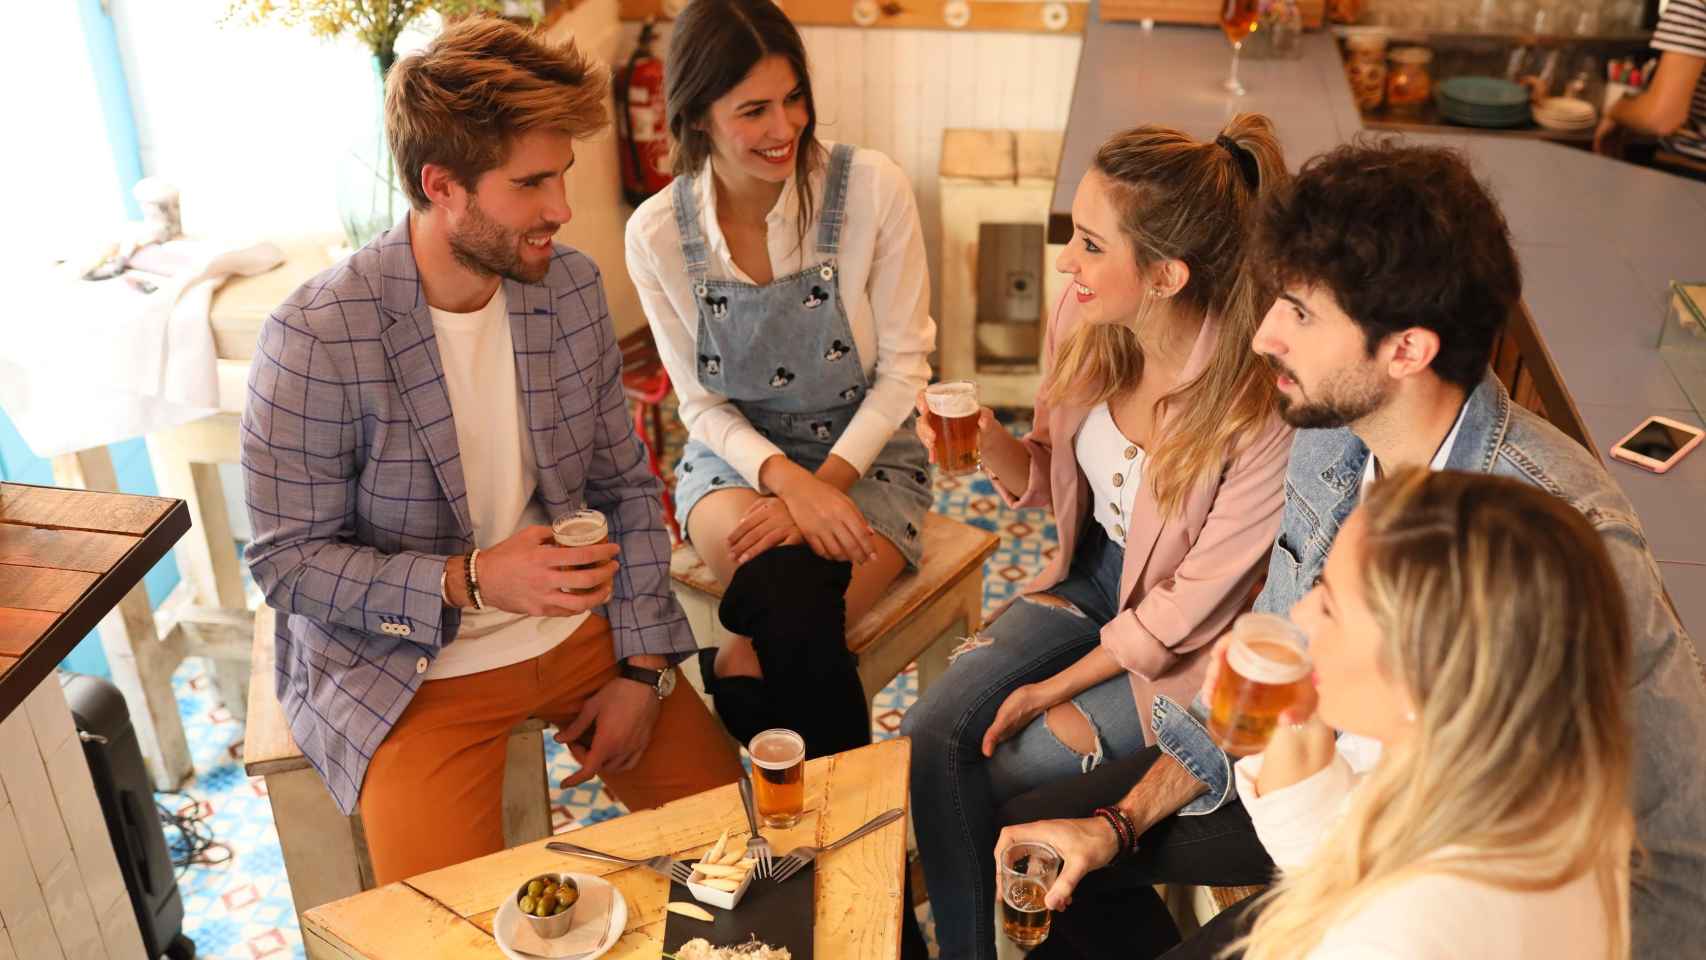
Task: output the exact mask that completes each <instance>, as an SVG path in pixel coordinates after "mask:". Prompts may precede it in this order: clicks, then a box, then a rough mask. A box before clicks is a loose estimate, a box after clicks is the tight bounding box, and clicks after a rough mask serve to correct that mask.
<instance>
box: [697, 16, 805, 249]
mask: <svg viewBox="0 0 1706 960" xmlns="http://www.w3.org/2000/svg"><path fill="white" fill-rule="evenodd" d="M771 55H775V56H779V57H781V58H782V59H784V60H786V61H788V65H789V66H791V67H793V68H794V77H795V78H796V79H797V80H798V81H799V84H800V88H801V90H802V91H803V92H804V95H805V104H806V126H805V129H804V130H801V131H800V145H799V148H798V149H797V150H796V151H795V152H794V184H795V189H796V190H798V191H799V196H800V215H799V224H798V227H799V235H800V242H801V244H802V246H803V245H804V242H805V236H806V231H807V230H809V229H810V228H811V223H812V216H813V206H814V203H815V198H814V197H813V196H812V190H811V173H812V171H813V170H815V169H817V167H818V165H819V164H821V163H822V162H823V156H822V155H823V148H822V147H821V146H820V145H819V144H818V142H817V103H816V101H814V100H813V99H812V76H811V73H810V71H808V70H807V69H806V46H805V44H804V43H803V42H802V41H801V40H800V31H799V30H797V29H795V28H794V23H793V21H791V20H789V19H788V17H787V15H786V14H784V13H783V12H782V10H781V8H780V7H778V6H776V4H775V3H772V2H771V0H693V2H692V3H690V4H688V5H687V9H686V10H684V11H683V12H682V14H681V16H680V17H677V18H676V21H675V27H674V30H673V32H672V33H671V34H670V38H669V59H668V60H667V61H666V63H665V67H664V90H665V94H664V110H665V117H666V119H667V120H668V123H669V136H670V140H671V144H670V152H669V164H670V169H671V171H672V172H674V174H675V175H676V176H678V177H690V176H693V175H694V174H696V173H698V172H699V171H700V170H701V169H703V168H704V166H705V160H706V159H707V158H708V157H710V156H711V134H710V131H709V130H708V129H706V126H707V123H708V118H709V115H710V112H711V104H712V103H713V102H715V101H716V100H717V99H718V98H719V97H721V96H723V94H725V93H728V92H729V91H730V90H733V89H734V88H735V87H736V86H737V85H739V83H740V82H741V81H742V80H744V79H746V75H747V74H748V73H751V72H752V68H753V67H755V66H757V65H758V61H760V60H762V59H764V58H765V57H767V56H771Z"/></svg>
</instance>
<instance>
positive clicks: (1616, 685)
mask: <svg viewBox="0 0 1706 960" xmlns="http://www.w3.org/2000/svg"><path fill="white" fill-rule="evenodd" d="M1362 513H1363V516H1364V518H1365V519H1366V521H1367V524H1366V527H1365V529H1366V531H1367V540H1366V543H1367V548H1366V559H1365V560H1364V563H1363V569H1362V576H1363V578H1364V593H1365V595H1366V598H1367V602H1368V607H1369V610H1370V611H1371V612H1372V614H1373V615H1374V619H1375V621H1376V622H1377V623H1378V624H1379V626H1380V631H1381V639H1382V642H1381V646H1380V649H1379V651H1378V653H1377V661H1376V662H1377V664H1378V665H1379V668H1380V669H1381V671H1382V672H1383V673H1385V674H1386V675H1387V676H1388V677H1390V678H1393V679H1394V680H1397V681H1398V682H1400V683H1401V684H1402V685H1403V686H1404V687H1405V688H1406V689H1407V690H1408V691H1409V693H1410V696H1411V699H1412V700H1413V702H1414V703H1415V704H1416V721H1415V723H1416V733H1415V738H1414V740H1413V741H1412V742H1411V743H1409V744H1407V745H1406V746H1405V747H1403V748H1402V749H1398V750H1393V751H1389V752H1388V753H1387V755H1386V757H1385V758H1384V759H1383V760H1382V762H1381V764H1380V765H1379V766H1378V767H1376V768H1375V770H1374V771H1373V772H1371V773H1370V774H1369V775H1368V778H1367V779H1366V780H1365V781H1364V782H1363V783H1362V784H1361V786H1360V787H1359V788H1358V790H1357V792H1356V794H1355V798H1354V799H1353V800H1352V802H1351V804H1350V806H1349V807H1348V808H1347V810H1346V813H1345V816H1344V819H1343V820H1341V821H1340V822H1339V823H1338V824H1337V825H1336V826H1335V827H1334V829H1333V830H1332V832H1331V833H1330V834H1329V835H1328V837H1327V839H1326V840H1325V842H1324V843H1323V845H1322V846H1321V848H1320V850H1319V851H1318V852H1317V853H1316V855H1315V859H1314V860H1313V861H1312V862H1311V863H1310V864H1309V866H1308V867H1306V868H1304V869H1302V870H1298V871H1294V872H1291V873H1288V874H1287V875H1286V876H1285V878H1284V879H1283V880H1282V881H1281V882H1280V883H1279V885H1278V886H1277V887H1276V888H1275V889H1274V890H1273V891H1272V892H1270V893H1268V894H1267V895H1265V899H1266V901H1267V902H1266V903H1265V904H1264V905H1262V906H1260V907H1259V908H1258V911H1257V915H1256V922H1255V926H1254V927H1253V928H1252V930H1251V932H1250V936H1249V937H1248V939H1247V940H1246V941H1245V942H1244V943H1243V944H1241V945H1240V946H1244V947H1245V950H1246V952H1245V954H1244V956H1245V958H1246V960H1274V958H1292V957H1298V956H1301V955H1303V954H1305V953H1307V952H1308V951H1309V950H1310V949H1312V948H1313V947H1314V946H1316V945H1317V944H1318V943H1320V941H1321V938H1322V937H1323V936H1324V935H1325V934H1326V933H1327V931H1328V930H1329V929H1330V928H1331V927H1332V926H1333V925H1334V923H1335V922H1337V921H1338V920H1339V919H1340V918H1342V917H1344V916H1346V915H1347V914H1349V913H1352V912H1354V911H1356V910H1357V909H1358V908H1359V907H1361V906H1362V905H1363V904H1365V903H1367V901H1368V900H1369V899H1370V898H1372V897H1374V896H1375V895H1377V894H1378V893H1380V892H1381V891H1382V890H1385V889H1388V888H1390V887H1391V886H1392V885H1393V884H1396V883H1400V882H1402V881H1404V880H1407V879H1411V878H1414V877H1416V876H1418V875H1421V874H1426V873H1448V874H1453V875H1456V876H1460V877H1465V878H1468V879H1471V880H1474V881H1476V882H1479V883H1485V884H1489V885H1492V886H1495V887H1501V888H1504V889H1508V890H1535V891H1538V890H1551V889H1555V888H1557V887H1559V886H1562V885H1564V884H1566V883H1569V882H1571V881H1573V880H1575V879H1577V878H1579V877H1581V876H1583V875H1586V874H1589V873H1592V874H1594V875H1596V876H1597V877H1598V880H1599V887H1600V893H1601V896H1602V900H1603V903H1604V906H1605V910H1606V917H1607V923H1606V927H1607V929H1608V930H1609V931H1610V932H1611V935H1612V947H1611V951H1610V953H1609V954H1607V955H1608V956H1609V957H1612V958H1614V960H1622V958H1626V957H1627V956H1628V953H1629V948H1628V912H1627V906H1628V892H1627V880H1628V873H1627V871H1628V867H1629V856H1630V850H1631V846H1632V844H1633V835H1634V822H1633V817H1632V816H1631V814H1630V809H1629V796H1628V790H1629V788H1628V784H1629V777H1630V764H1631V762H1632V761H1631V755H1630V754H1631V751H1630V730H1629V726H1628V720H1627V716H1626V714H1625V712H1624V708H1625V699H1626V694H1625V691H1626V690H1627V688H1628V683H1629V669H1630V668H1629V660H1630V653H1629V626H1628V619H1627V617H1626V616H1625V613H1624V600H1623V593H1622V589H1621V587H1620V586H1619V583H1618V580H1617V576H1616V573H1615V572H1614V571H1613V569H1612V567H1611V561H1610V559H1609V558H1608V557H1607V555H1606V552H1605V546H1604V544H1602V543H1601V542H1600V538H1599V537H1598V536H1597V535H1596V534H1595V532H1594V530H1593V528H1592V527H1591V526H1589V525H1588V522H1587V521H1586V520H1585V519H1584V518H1583V517H1582V516H1581V515H1580V514H1579V513H1577V512H1576V511H1575V510H1574V509H1572V508H1571V507H1570V506H1569V505H1567V504H1565V503H1564V502H1563V501H1561V500H1558V499H1557V498H1555V497H1553V496H1551V495H1550V494H1548V493H1546V492H1545V491H1542V490H1540V489H1539V488H1536V487H1532V486H1530V485H1528V484H1525V483H1520V482H1518V481H1515V480H1510V479H1505V478H1499V477H1490V476H1485V475H1481V474H1465V473H1429V472H1428V471H1426V470H1421V469H1411V470H1406V471H1403V472H1400V473H1397V474H1395V475H1393V476H1392V477H1391V478H1390V479H1387V480H1384V481H1382V482H1380V483H1378V484H1376V485H1375V486H1374V487H1373V488H1372V489H1371V490H1370V492H1369V494H1368V497H1367V499H1366V500H1365V502H1364V504H1363V506H1362ZM1447 848H1466V849H1464V850H1462V851H1453V852H1452V853H1450V854H1444V853H1442V851H1445V850H1446V849H1447Z"/></svg>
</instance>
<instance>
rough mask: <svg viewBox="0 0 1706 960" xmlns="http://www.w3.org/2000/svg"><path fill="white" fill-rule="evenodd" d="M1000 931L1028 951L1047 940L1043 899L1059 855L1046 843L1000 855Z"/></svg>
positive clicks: (1017, 845)
mask: <svg viewBox="0 0 1706 960" xmlns="http://www.w3.org/2000/svg"><path fill="white" fill-rule="evenodd" d="M998 866H999V868H1000V871H1001V930H1002V932H1004V933H1006V934H1007V939H1009V940H1011V941H1013V942H1014V943H1016V944H1018V945H1019V946H1021V947H1024V948H1026V949H1030V948H1031V947H1034V946H1036V945H1037V944H1039V943H1042V942H1043V941H1044V940H1046V939H1048V928H1049V916H1050V914H1049V911H1048V906H1047V905H1046V904H1045V903H1044V901H1043V898H1044V897H1045V896H1047V895H1048V888H1049V887H1052V886H1054V881H1055V879H1056V878H1057V877H1059V876H1060V852H1059V851H1057V850H1055V848H1053V847H1051V846H1049V845H1048V844H1046V843H1028V842H1027V843H1015V844H1013V845H1012V846H1010V847H1008V848H1007V849H1005V850H1003V851H1001V863H1000V864H999V865H998Z"/></svg>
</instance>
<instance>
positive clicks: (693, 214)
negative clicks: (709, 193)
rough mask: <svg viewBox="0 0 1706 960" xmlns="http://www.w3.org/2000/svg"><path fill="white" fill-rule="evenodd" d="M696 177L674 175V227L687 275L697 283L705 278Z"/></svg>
mask: <svg viewBox="0 0 1706 960" xmlns="http://www.w3.org/2000/svg"><path fill="white" fill-rule="evenodd" d="M698 183H699V178H698V177H676V178H675V184H674V190H675V228H676V230H677V231H679V232H680V234H681V257H682V259H684V260H686V261H687V275H688V276H689V277H691V278H692V279H693V282H694V283H698V282H700V281H702V280H704V279H705V262H706V260H705V257H706V254H705V229H704V227H702V226H700V224H699V198H698V196H697V194H696V192H695V189H694V188H695V187H696V186H697V185H698Z"/></svg>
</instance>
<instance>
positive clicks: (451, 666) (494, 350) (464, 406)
mask: <svg viewBox="0 0 1706 960" xmlns="http://www.w3.org/2000/svg"><path fill="white" fill-rule="evenodd" d="M431 311H432V330H433V334H434V336H435V337H436V338H437V339H438V355H439V360H440V362H442V363H443V364H444V386H445V389H446V390H447V391H448V392H449V394H450V412H451V416H452V418H453V419H454V420H455V423H456V444H457V446H458V448H460V450H461V454H462V478H463V480H464V481H466V483H467V486H468V519H469V520H471V521H472V522H473V524H474V545H475V546H477V547H479V548H480V549H482V550H485V549H489V548H491V547H494V546H496V545H498V544H499V543H502V542H503V541H505V540H507V539H509V537H510V536H511V535H512V534H514V533H515V532H516V531H517V530H520V529H521V528H522V527H527V526H532V525H534V524H548V523H550V522H551V521H550V518H549V517H547V516H546V515H545V508H544V507H543V506H541V505H540V503H539V501H538V500H537V499H536V498H535V497H534V496H533V494H534V491H536V490H537V489H538V488H539V467H538V464H537V463H536V462H535V460H534V456H533V444H532V443H531V442H530V441H529V438H528V434H527V421H526V413H525V411H524V410H523V408H522V405H521V392H520V387H519V385H518V384H517V383H516V372H515V347H514V345H513V343H512V341H511V340H510V330H509V309H508V306H507V304H506V303H505V300H504V291H503V286H502V285H501V284H500V285H499V286H498V289H497V292H496V293H494V294H492V299H491V300H490V301H489V302H488V303H487V304H486V305H485V306H484V307H481V308H480V309H479V310H476V311H475V312H473V313H450V312H448V311H445V310H440V309H438V308H436V307H433V308H431ZM586 617H587V615H586V614H584V613H582V614H578V615H576V616H573V617H528V616H524V615H522V614H518V613H508V612H505V611H503V610H496V609H492V608H490V607H488V608H487V609H485V610H464V611H463V612H462V628H461V629H460V630H459V631H458V632H457V634H456V639H455V640H454V641H452V642H451V643H450V644H449V645H448V646H446V647H445V648H444V649H443V650H441V651H439V654H438V658H437V659H436V660H434V661H433V663H432V667H431V668H429V669H428V670H427V672H426V677H425V679H427V680H443V679H445V678H446V677H461V676H466V675H468V674H470V673H481V672H483V671H486V670H495V669H497V668H498V667H507V666H509V665H510V664H512V663H520V662H522V661H523V660H531V659H533V658H534V657H537V656H539V655H541V654H543V653H545V652H546V651H547V650H550V649H551V648H552V647H555V646H556V645H557V644H559V643H561V642H562V641H563V640H565V639H567V638H568V636H569V634H571V633H574V632H575V629H576V628H577V627H579V626H580V625H581V623H582V622H583V621H584V620H586Z"/></svg>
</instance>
